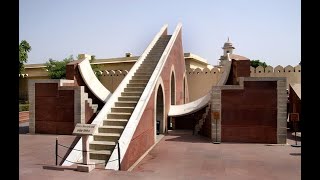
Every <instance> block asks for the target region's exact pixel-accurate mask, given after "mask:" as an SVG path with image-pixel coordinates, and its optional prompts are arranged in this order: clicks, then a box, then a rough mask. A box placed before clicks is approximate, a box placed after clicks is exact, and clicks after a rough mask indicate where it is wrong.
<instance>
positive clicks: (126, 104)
mask: <svg viewBox="0 0 320 180" xmlns="http://www.w3.org/2000/svg"><path fill="white" fill-rule="evenodd" d="M137 103H138V101H121V102H115V107H136V105H137Z"/></svg>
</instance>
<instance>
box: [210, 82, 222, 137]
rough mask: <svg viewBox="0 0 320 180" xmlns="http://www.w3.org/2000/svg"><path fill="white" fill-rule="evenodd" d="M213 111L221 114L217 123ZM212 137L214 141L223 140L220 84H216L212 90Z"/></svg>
mask: <svg viewBox="0 0 320 180" xmlns="http://www.w3.org/2000/svg"><path fill="white" fill-rule="evenodd" d="M213 112H219V114H220V118H219V119H218V121H217V124H216V120H215V119H214V117H213ZM216 129H217V132H216ZM216 136H217V137H216ZM211 139H212V141H213V142H221V88H220V87H219V86H214V87H213V88H212V91H211Z"/></svg>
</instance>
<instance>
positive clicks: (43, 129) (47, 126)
mask: <svg viewBox="0 0 320 180" xmlns="http://www.w3.org/2000/svg"><path fill="white" fill-rule="evenodd" d="M35 133H40V134H56V123H55V122H48V121H36V123H35Z"/></svg>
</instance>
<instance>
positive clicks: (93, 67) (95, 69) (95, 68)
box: [90, 55, 101, 79]
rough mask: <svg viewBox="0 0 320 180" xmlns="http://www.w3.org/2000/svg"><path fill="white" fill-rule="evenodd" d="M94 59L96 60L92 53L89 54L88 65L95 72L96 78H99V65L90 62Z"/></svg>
mask: <svg viewBox="0 0 320 180" xmlns="http://www.w3.org/2000/svg"><path fill="white" fill-rule="evenodd" d="M94 60H96V56H95V55H92V56H91V60H90V65H91V68H92V70H93V72H94V73H95V74H96V76H97V78H98V79H99V77H100V76H101V74H100V73H99V72H100V69H99V66H98V65H97V64H92V62H93V61H94Z"/></svg>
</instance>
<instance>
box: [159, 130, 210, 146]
mask: <svg viewBox="0 0 320 180" xmlns="http://www.w3.org/2000/svg"><path fill="white" fill-rule="evenodd" d="M192 133H193V132H192V130H174V131H169V132H168V134H166V137H168V139H165V141H180V142H191V143H211V140H210V139H209V138H207V137H204V136H201V135H193V134H192ZM170 136H171V138H170Z"/></svg>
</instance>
